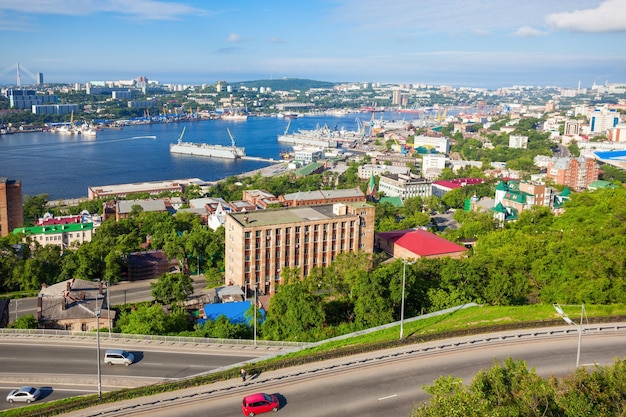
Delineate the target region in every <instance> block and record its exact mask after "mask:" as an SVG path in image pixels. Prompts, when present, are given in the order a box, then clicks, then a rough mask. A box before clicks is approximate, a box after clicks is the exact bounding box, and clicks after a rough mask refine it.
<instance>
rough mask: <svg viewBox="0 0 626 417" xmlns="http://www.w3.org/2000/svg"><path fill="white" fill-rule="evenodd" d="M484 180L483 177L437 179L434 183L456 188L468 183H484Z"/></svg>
mask: <svg viewBox="0 0 626 417" xmlns="http://www.w3.org/2000/svg"><path fill="white" fill-rule="evenodd" d="M483 181H484V180H483V179H482V178H455V179H453V180H441V181H435V182H434V184H437V185H440V186H442V187H446V188H450V189H455V188H461V187H465V186H466V185H476V184H482V183H483Z"/></svg>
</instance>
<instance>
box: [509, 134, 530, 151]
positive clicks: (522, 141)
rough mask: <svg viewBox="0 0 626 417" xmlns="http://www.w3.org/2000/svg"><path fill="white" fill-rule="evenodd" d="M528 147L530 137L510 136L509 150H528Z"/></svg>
mask: <svg viewBox="0 0 626 417" xmlns="http://www.w3.org/2000/svg"><path fill="white" fill-rule="evenodd" d="M527 147H528V136H524V135H511V136H509V148H516V149H526V148H527Z"/></svg>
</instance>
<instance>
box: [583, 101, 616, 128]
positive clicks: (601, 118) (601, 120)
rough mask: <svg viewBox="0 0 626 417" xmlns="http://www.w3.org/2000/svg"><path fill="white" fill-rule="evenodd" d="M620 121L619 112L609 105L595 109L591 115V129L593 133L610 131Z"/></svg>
mask: <svg viewBox="0 0 626 417" xmlns="http://www.w3.org/2000/svg"><path fill="white" fill-rule="evenodd" d="M618 123H619V113H618V112H617V111H616V110H610V109H609V108H608V107H606V106H605V107H601V108H599V109H598V108H597V109H594V110H593V111H592V112H591V114H590V115H589V131H590V132H591V133H602V132H608V130H609V129H611V128H613V127H615V126H617V125H618Z"/></svg>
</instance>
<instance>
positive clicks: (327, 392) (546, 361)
mask: <svg viewBox="0 0 626 417" xmlns="http://www.w3.org/2000/svg"><path fill="white" fill-rule="evenodd" d="M621 329H622V330H621V331H615V332H604V333H602V332H594V331H590V332H586V333H585V335H584V337H583V340H582V349H581V358H580V362H581V365H588V364H593V363H598V364H601V365H608V364H611V363H612V362H613V359H614V358H615V357H622V356H624V353H625V352H626V343H625V342H626V325H624V326H622V327H621ZM535 331H536V330H533V332H535ZM528 332H529V331H527V333H528ZM543 333H545V334H544V335H542V336H533V335H525V336H524V337H520V336H519V335H515V336H511V337H508V336H507V337H506V338H502V337H501V335H500V336H498V335H488V336H485V335H482V336H472V337H474V338H478V339H476V340H478V341H476V340H474V339H472V340H470V339H468V338H465V341H463V340H461V339H459V340H454V341H436V342H429V343H425V344H420V345H407V346H404V347H401V348H396V349H393V350H385V351H379V352H373V353H367V354H361V355H357V356H352V357H348V358H341V359H334V360H328V361H324V362H318V363H314V364H308V365H302V366H300V367H296V368H288V369H283V370H278V371H271V372H267V373H263V374H260V375H253V376H251V378H250V379H249V380H248V381H247V382H246V383H242V382H241V381H240V380H239V379H233V380H230V381H223V382H219V383H215V384H211V385H206V386H202V387H197V388H193V389H188V390H183V391H178V392H175V393H166V394H160V395H159V396H155V397H145V398H139V399H135V400H129V401H128V402H123V403H115V404H105V405H102V406H99V407H95V408H92V409H88V410H82V411H80V412H77V413H74V414H70V415H71V416H79V415H80V416H84V417H87V416H91V415H94V416H95V415H102V416H106V415H115V416H122V415H125V416H142V415H146V416H147V415H151V416H171V415H177V416H190V417H191V416H201V415H203V416H206V415H207V410H210V415H211V416H212V417H220V416H232V415H239V413H240V412H241V410H240V402H241V398H242V397H243V396H244V395H246V394H250V393H253V392H257V391H265V392H270V393H276V394H278V395H279V398H281V403H282V405H281V410H280V411H279V415H280V416H304V415H306V416H325V417H334V416H340V415H341V416H345V415H346V414H353V415H359V416H382V415H384V416H386V417H387V416H389V417H394V416H398V417H400V416H402V417H407V416H408V415H409V414H410V411H411V409H412V408H413V406H414V402H415V401H422V400H425V399H427V396H426V394H425V393H424V391H423V390H422V389H421V386H422V384H431V383H432V382H433V381H434V380H435V379H436V378H438V377H439V376H441V375H452V376H456V377H460V378H463V379H464V381H466V382H469V381H470V380H471V378H472V376H473V375H475V374H476V372H478V371H479V370H481V369H486V368H489V367H490V366H491V365H492V364H493V361H494V359H495V358H498V359H500V360H503V359H505V358H506V357H509V356H510V357H512V358H514V359H521V360H524V361H526V362H527V364H528V365H529V366H531V367H535V368H536V369H537V372H538V373H539V374H540V375H542V376H549V375H551V374H554V375H564V374H566V373H569V372H571V371H573V370H574V368H575V365H576V353H577V341H578V337H577V334H576V333H575V332H574V333H561V334H560V335H553V334H552V333H553V332H552V331H551V330H550V331H549V332H548V331H547V332H543ZM0 347H1V350H0V352H2V353H1V355H0V356H1V357H2V358H0V359H1V362H0V369H3V370H4V369H5V366H8V365H9V362H11V361H16V356H14V355H18V354H19V349H20V348H19V347H14V348H11V347H10V346H9V347H7V345H6V344H4V343H3V344H2V345H0ZM443 347H445V349H444V348H443ZM33 349H34V351H29V352H28V353H29V354H37V353H38V352H37V350H38V349H39V350H41V351H40V352H39V353H40V354H42V355H45V356H46V358H45V359H41V360H40V361H39V362H38V364H34V365H33V367H35V368H40V369H43V370H45V371H48V372H50V373H49V374H48V375H52V374H56V375H58V377H62V376H64V375H65V376H68V375H69V376H70V377H71V374H73V373H75V372H78V371H75V370H74V367H73V366H72V367H71V369H68V363H65V362H62V361H59V360H58V357H59V356H57V355H62V352H63V351H64V350H63V349H67V347H64V346H63V345H62V344H59V345H56V346H53V347H52V348H51V347H49V346H46V347H44V346H40V347H33ZM48 349H54V350H53V351H50V350H48ZM138 349H139V348H136V349H135V350H133V351H136V350H138ZM170 349H171V348H170ZM129 350H130V349H129ZM46 352H47V353H46ZM142 352H143V358H142V359H141V360H140V361H139V362H138V363H137V364H135V365H132V366H130V367H128V368H126V367H113V369H110V368H109V367H105V368H104V369H103V375H106V378H108V379H106V380H107V381H108V380H115V378H117V379H118V380H126V379H129V380H132V379H133V378H135V377H139V378H140V382H141V381H143V382H145V381H147V380H153V381H155V380H157V379H159V378H162V379H166V378H178V377H183V376H186V375H189V374H194V373H197V372H201V371H203V370H209V369H211V368H212V367H215V366H220V365H221V364H223V363H227V362H228V359H225V358H222V357H212V356H211V355H205V354H203V353H199V352H196V353H197V354H196V353H194V352H184V353H177V352H176V349H172V350H170V351H169V352H168V351H167V349H160V348H150V349H144V350H143V351H142ZM68 353H72V354H75V355H77V359H78V360H79V361H78V365H77V366H76V368H78V369H80V368H82V367H84V371H81V372H85V373H89V372H94V368H95V364H94V363H93V362H90V358H89V356H93V355H92V354H93V347H91V351H88V350H87V351H86V352H82V353H80V352H78V353H77V352H75V351H70V352H68ZM53 355H54V356H53ZM22 357H23V356H22ZM51 358H55V359H51ZM245 358H246V357H245V356H239V357H236V358H234V357H233V358H232V361H233V362H231V363H236V362H237V361H243V360H246V359H245ZM219 361H225V362H219ZM22 362H23V361H22ZM171 362H174V363H171ZM14 366H15V368H11V371H12V372H21V370H22V369H27V368H24V366H23V365H20V366H18V365H14ZM78 375H83V374H78ZM4 376H6V374H4V372H3V375H0V379H2V380H4ZM50 381H52V382H53V380H49V382H50ZM118 383H119V382H118ZM1 385H2V386H1V387H0V395H3V396H4V395H6V391H5V383H2V384H1ZM47 387H48V389H50V390H51V392H52V395H50V396H49V397H47V398H45V399H44V401H47V400H52V399H54V397H53V395H54V394H59V395H63V396H68V395H70V393H69V391H67V392H66V391H61V390H64V389H70V390H71V389H76V392H81V393H83V392H84V390H89V389H91V390H92V391H91V392H93V388H94V386H93V385H91V386H88V385H84V386H69V387H68V386H66V385H63V384H61V385H60V386H55V385H54V384H48V385H47ZM7 389H8V388H7ZM79 390H83V391H79ZM57 391H59V392H57ZM6 406H8V405H5V408H6ZM11 407H19V405H12V406H11Z"/></svg>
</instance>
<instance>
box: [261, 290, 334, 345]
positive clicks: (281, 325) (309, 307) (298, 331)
mask: <svg viewBox="0 0 626 417" xmlns="http://www.w3.org/2000/svg"><path fill="white" fill-rule="evenodd" d="M320 301H321V300H320V298H319V297H318V296H315V295H313V294H311V293H310V292H308V291H307V290H306V288H305V286H304V285H303V284H302V282H300V281H298V280H293V281H290V282H287V283H285V284H283V285H280V286H279V287H278V292H277V293H276V294H274V295H273V296H272V307H271V308H270V309H269V311H268V312H267V316H266V319H265V321H264V322H263V324H262V325H261V331H262V333H263V337H264V338H266V339H270V340H298V341H306V340H309V339H311V336H310V335H309V332H311V331H312V330H314V329H316V328H318V327H321V325H322V324H323V323H324V321H325V316H324V309H323V306H322V303H321V302H320Z"/></svg>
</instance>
